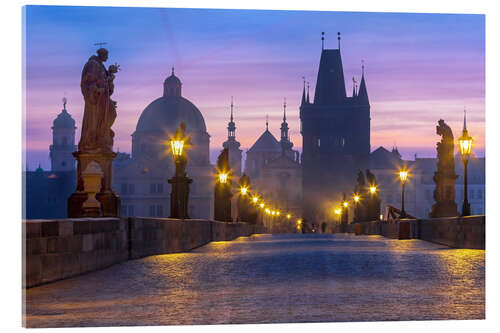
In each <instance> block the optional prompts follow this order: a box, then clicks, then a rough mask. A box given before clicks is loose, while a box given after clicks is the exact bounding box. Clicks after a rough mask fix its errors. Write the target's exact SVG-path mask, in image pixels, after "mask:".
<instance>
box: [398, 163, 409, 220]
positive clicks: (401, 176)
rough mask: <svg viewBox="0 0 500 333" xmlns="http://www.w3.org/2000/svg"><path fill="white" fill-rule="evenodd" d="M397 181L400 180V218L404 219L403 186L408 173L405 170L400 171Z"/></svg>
mask: <svg viewBox="0 0 500 333" xmlns="http://www.w3.org/2000/svg"><path fill="white" fill-rule="evenodd" d="M399 179H400V180H401V215H400V218H405V217H406V216H407V215H406V212H405V184H406V180H407V179H408V171H407V170H406V169H402V170H400V171H399Z"/></svg>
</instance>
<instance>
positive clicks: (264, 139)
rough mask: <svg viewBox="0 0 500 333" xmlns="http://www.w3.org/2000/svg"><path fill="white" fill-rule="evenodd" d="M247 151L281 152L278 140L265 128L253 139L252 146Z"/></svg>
mask: <svg viewBox="0 0 500 333" xmlns="http://www.w3.org/2000/svg"><path fill="white" fill-rule="evenodd" d="M248 152H276V153H279V152H281V146H280V143H279V142H278V140H276V138H275V137H274V135H272V133H271V132H269V130H267V129H266V130H265V131H264V133H262V135H261V136H260V137H259V138H258V139H257V141H255V143H254V144H253V146H252V147H251V148H250V149H249V150H248Z"/></svg>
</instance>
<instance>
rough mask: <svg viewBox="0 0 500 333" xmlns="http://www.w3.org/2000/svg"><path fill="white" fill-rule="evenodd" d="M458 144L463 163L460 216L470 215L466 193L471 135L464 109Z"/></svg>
mask: <svg viewBox="0 0 500 333" xmlns="http://www.w3.org/2000/svg"><path fill="white" fill-rule="evenodd" d="M458 145H459V148H460V154H461V155H462V161H463V163H464V202H463V204H462V216H469V215H470V204H469V200H468V198H467V197H468V195H467V166H468V164H469V158H470V155H471V153H472V137H471V136H469V132H468V131H467V125H466V122H465V111H464V129H463V132H462V136H461V137H460V138H458Z"/></svg>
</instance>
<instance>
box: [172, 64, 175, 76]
mask: <svg viewBox="0 0 500 333" xmlns="http://www.w3.org/2000/svg"><path fill="white" fill-rule="evenodd" d="M174 75H175V74H174V66H172V76H174Z"/></svg>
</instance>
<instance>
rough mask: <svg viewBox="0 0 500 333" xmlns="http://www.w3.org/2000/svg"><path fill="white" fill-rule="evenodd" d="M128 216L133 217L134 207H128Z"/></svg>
mask: <svg viewBox="0 0 500 333" xmlns="http://www.w3.org/2000/svg"><path fill="white" fill-rule="evenodd" d="M128 216H134V206H132V205H129V206H128Z"/></svg>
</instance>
